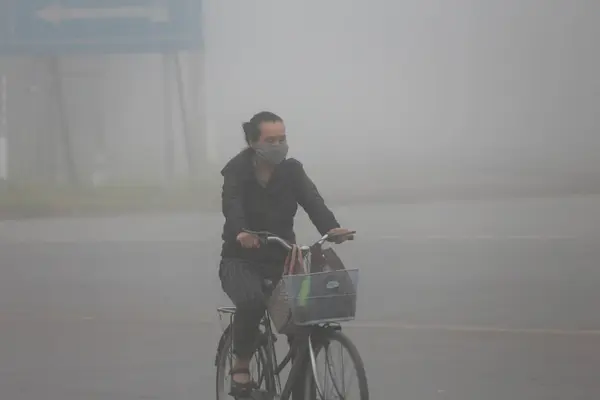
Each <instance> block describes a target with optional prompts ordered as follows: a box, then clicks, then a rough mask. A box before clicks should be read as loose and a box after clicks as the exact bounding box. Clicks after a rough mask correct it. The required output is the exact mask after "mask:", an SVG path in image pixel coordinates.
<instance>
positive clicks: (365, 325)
mask: <svg viewBox="0 0 600 400" xmlns="http://www.w3.org/2000/svg"><path fill="white" fill-rule="evenodd" d="M202 314H204V313H202ZM198 317H199V318H197V319H194V318H190V317H188V316H184V315H177V316H175V315H169V316H167V315H162V316H161V315H155V314H154V315H150V314H144V315H142V314H140V313H135V315H127V314H123V315H119V316H111V317H107V316H100V315H79V316H78V315H68V314H35V315H32V314H30V315H10V314H3V313H0V321H2V322H4V323H9V322H10V323H17V322H25V323H28V322H29V323H32V322H33V323H35V322H36V321H45V322H47V323H58V324H64V323H69V322H72V323H99V324H124V325H165V324H166V325H170V326H175V325H186V326H203V327H214V328H215V329H216V330H219V329H223V326H220V325H221V322H220V321H219V318H218V317H217V315H216V311H215V314H212V313H208V314H204V315H199V316H198ZM343 327H345V328H348V329H361V330H362V329H383V330H390V331H422V332H448V333H451V332H454V333H482V334H485V333H487V334H503V335H540V336H541V335H545V336H579V337H581V336H588V337H600V330H599V329H557V328H556V329H553V328H514V327H513V328H511V327H506V328H502V327H494V326H485V325H479V326H478V325H436V324H409V323H402V322H400V321H392V320H388V321H354V322H348V323H345V324H343ZM211 329H212V328H211Z"/></svg>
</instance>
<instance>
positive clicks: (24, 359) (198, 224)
mask: <svg viewBox="0 0 600 400" xmlns="http://www.w3.org/2000/svg"><path fill="white" fill-rule="evenodd" d="M337 214H338V216H339V218H340V219H341V220H342V221H343V222H345V224H346V225H349V226H352V227H356V229H358V230H359V232H360V236H359V239H358V240H357V241H356V243H354V244H352V245H348V246H342V247H340V248H339V251H340V253H341V254H342V256H343V257H344V259H345V260H347V261H348V262H349V263H350V262H351V263H352V264H353V265H356V266H360V267H361V271H362V274H361V288H360V295H361V299H360V306H359V316H360V318H359V320H358V321H356V323H355V324H353V326H351V327H348V329H347V331H348V332H349V334H350V335H351V337H352V338H353V339H354V340H355V342H356V343H357V345H358V346H359V348H360V349H361V351H362V353H363V355H364V358H365V361H366V363H367V367H368V373H369V378H370V384H371V392H372V394H373V397H372V398H374V399H383V398H408V399H415V400H420V399H443V400H458V399H461V400H464V399H486V400H496V399H497V400H501V399H502V400H504V399H507V398H511V399H527V400H530V399H544V400H545V399H566V400H573V399H590V400H595V399H597V398H598V397H599V396H600V382H599V381H598V380H597V376H598V372H597V371H598V370H600V307H598V304H600V291H598V290H597V286H598V283H599V282H600V268H599V267H598V265H600V263H599V260H600V247H599V246H598V245H599V244H600V198H598V197H579V198H561V199H529V200H523V199H521V200H514V201H502V202H497V203H493V202H485V203H478V202H462V203H459V202H457V203H452V204H413V205H388V206H381V205H380V206H370V207H367V206H363V207H352V208H344V209H338V210H337ZM219 225H220V217H219V216H216V215H194V216H184V215H182V216H155V217H141V216H138V217H131V218H113V219H102V220H94V219H89V220H86V219H73V220H47V221H23V222H8V221H6V222H0V328H1V329H2V334H1V335H0V393H2V396H1V397H2V398H3V399H7V400H21V399H23V400H25V399H26V400H37V399H44V400H81V399H86V400H87V399H119V400H121V399H123V400H129V399H169V400H171V399H201V400H204V399H207V400H209V399H212V398H213V397H214V396H213V375H212V374H213V371H212V367H211V361H212V357H213V356H214V343H215V341H216V338H217V335H218V333H219V324H218V320H217V319H216V316H215V314H214V311H213V310H214V307H215V305H216V304H222V303H225V302H226V300H225V299H224V298H223V296H222V295H221V294H220V290H219V286H218V280H217V277H216V264H217V260H218V250H219V249H218V240H217V239H216V236H218V231H219ZM298 230H299V233H300V235H299V236H300V237H301V238H302V239H306V240H308V239H310V238H312V237H314V233H313V230H312V229H310V227H309V226H308V224H307V222H306V220H305V219H302V220H301V223H300V225H299V229H298Z"/></svg>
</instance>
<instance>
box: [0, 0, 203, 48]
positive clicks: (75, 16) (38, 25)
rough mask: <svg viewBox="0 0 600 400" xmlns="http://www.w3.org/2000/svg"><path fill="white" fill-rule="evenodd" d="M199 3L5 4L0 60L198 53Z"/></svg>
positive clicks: (21, 0) (48, 0) (19, 0)
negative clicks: (68, 55)
mask: <svg viewBox="0 0 600 400" xmlns="http://www.w3.org/2000/svg"><path fill="white" fill-rule="evenodd" d="M200 1H201V0H0V55H35V54H48V55H61V54H66V53H158V52H171V51H176V50H185V49H193V48H197V47H199V46H200V44H201V39H202V38H201V27H200V20H201V16H200Z"/></svg>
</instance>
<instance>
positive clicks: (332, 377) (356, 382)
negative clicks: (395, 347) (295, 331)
mask: <svg viewBox="0 0 600 400" xmlns="http://www.w3.org/2000/svg"><path fill="white" fill-rule="evenodd" d="M313 346H314V353H315V360H316V371H313V368H312V365H311V363H310V361H309V363H308V364H309V365H308V371H307V372H308V373H307V374H306V383H305V390H304V393H305V400H353V399H356V400H369V386H368V384H367V374H366V372H365V366H364V364H363V361H362V358H361V357H360V354H359V353H358V350H357V349H356V346H355V345H354V343H352V341H351V340H350V339H349V338H348V336H346V335H344V334H343V333H342V332H340V331H334V330H329V331H327V333H325V334H324V335H323V336H320V337H319V340H318V342H315V343H313ZM315 372H316V373H315ZM347 377H350V379H348V380H346V378H347Z"/></svg>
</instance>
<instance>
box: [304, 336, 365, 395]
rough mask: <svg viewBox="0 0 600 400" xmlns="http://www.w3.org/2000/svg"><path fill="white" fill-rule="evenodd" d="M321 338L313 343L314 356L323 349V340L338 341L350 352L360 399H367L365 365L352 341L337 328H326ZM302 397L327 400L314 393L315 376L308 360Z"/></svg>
mask: <svg viewBox="0 0 600 400" xmlns="http://www.w3.org/2000/svg"><path fill="white" fill-rule="evenodd" d="M321 335H322V336H321V338H320V339H319V341H318V342H317V343H314V346H315V348H314V353H315V357H317V355H318V354H319V352H320V351H321V350H322V349H323V342H338V343H340V344H341V345H342V347H344V348H345V349H346V350H347V351H348V353H349V354H350V358H351V360H352V363H353V364H354V369H355V371H356V376H357V377H358V387H359V391H360V397H359V398H360V400H369V385H368V382H367V372H366V371H365V365H364V362H363V360H362V357H361V356H360V353H359V352H358V349H357V348H356V346H355V345H354V343H353V342H352V341H351V340H350V338H348V336H346V335H345V334H344V333H342V332H341V331H338V330H328V331H326V332H324V333H321ZM304 398H305V400H329V399H321V398H320V396H319V394H317V393H316V387H315V377H314V375H313V370H312V366H311V363H310V360H309V361H308V366H307V373H306V381H305V386H304Z"/></svg>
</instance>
